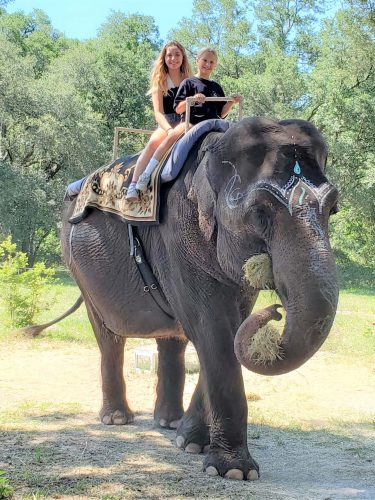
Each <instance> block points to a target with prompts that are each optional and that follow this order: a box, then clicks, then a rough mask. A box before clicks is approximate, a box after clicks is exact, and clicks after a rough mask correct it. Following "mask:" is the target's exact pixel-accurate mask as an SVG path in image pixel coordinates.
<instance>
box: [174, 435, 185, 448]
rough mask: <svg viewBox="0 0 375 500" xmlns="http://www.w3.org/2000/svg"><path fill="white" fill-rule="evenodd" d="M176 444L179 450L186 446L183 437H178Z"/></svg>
mask: <svg viewBox="0 0 375 500" xmlns="http://www.w3.org/2000/svg"><path fill="white" fill-rule="evenodd" d="M176 444H177V446H178V447H179V448H182V447H183V446H184V444H185V439H184V438H183V437H182V436H177V437H176Z"/></svg>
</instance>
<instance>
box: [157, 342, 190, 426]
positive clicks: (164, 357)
mask: <svg viewBox="0 0 375 500" xmlns="http://www.w3.org/2000/svg"><path fill="white" fill-rule="evenodd" d="M156 342H157V344H158V352H159V359H158V383H157V386H156V403H155V410H154V420H155V423H156V424H157V425H160V426H161V427H167V428H170V429H176V428H177V426H178V424H179V422H180V419H181V417H182V415H183V413H184V408H183V391H184V385H185V359H184V355H185V349H186V345H187V341H185V340H179V339H177V338H170V339H157V340H156Z"/></svg>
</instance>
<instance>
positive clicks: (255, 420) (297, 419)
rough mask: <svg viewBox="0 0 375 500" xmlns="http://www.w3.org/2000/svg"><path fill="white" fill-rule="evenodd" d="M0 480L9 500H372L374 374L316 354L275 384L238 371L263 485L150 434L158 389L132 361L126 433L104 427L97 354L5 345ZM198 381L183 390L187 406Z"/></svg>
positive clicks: (54, 346) (0, 357) (164, 433)
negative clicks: (11, 494)
mask: <svg viewBox="0 0 375 500" xmlns="http://www.w3.org/2000/svg"><path fill="white" fill-rule="evenodd" d="M0 366H1V369H0V390H1V392H0V440H1V449H0V469H3V470H5V471H6V473H7V476H8V477H9V479H10V483H11V485H12V486H13V488H14V490H15V498H44V497H47V498H72V497H74V498H103V499H121V498H129V499H132V498H147V499H149V498H152V499H165V498H170V499H189V498H191V499H192V498H197V499H201V498H202V499H203V498H210V499H232V498H236V499H251V498H255V499H257V500H258V499H259V500H262V499H264V500H265V499H267V500H270V499H272V500H277V499H325V500H336V499H346V498H356V499H362V498H366V499H375V397H374V387H375V370H374V369H371V368H364V367H360V366H354V365H351V366H349V367H348V366H346V365H345V363H343V362H340V360H338V359H336V358H335V357H333V356H332V355H328V354H325V353H318V354H317V355H316V356H315V357H314V358H313V359H312V360H311V361H309V362H308V363H307V364H306V365H305V366H304V367H302V368H300V369H299V370H297V371H296V372H293V373H291V374H288V375H284V376H281V377H278V378H272V377H261V376H257V375H254V374H251V373H249V372H246V371H244V377H245V385H246V393H247V396H248V400H249V426H248V436H249V448H250V451H251V453H252V455H253V457H254V458H255V459H256V460H257V461H258V463H259V464H260V468H261V477H260V480H258V481H255V482H249V481H230V480H225V479H221V478H212V477H208V476H207V475H205V474H204V473H203V472H202V460H203V456H202V455H189V454H186V453H184V452H182V451H181V450H179V449H177V448H176V447H175V445H174V435H175V433H174V431H170V430H162V429H158V428H154V426H153V420H152V409H153V402H154V387H155V383H156V378H155V376H154V375H151V374H147V373H136V372H135V368H134V352H133V350H132V349H128V350H127V354H126V367H125V375H126V379H127V384H128V399H129V402H130V405H131V407H132V409H133V410H135V412H136V420H135V423H134V424H133V425H128V426H123V427H115V426H104V425H102V424H100V422H99V420H98V417H97V413H98V409H99V406H100V402H101V389H100V376H99V352H98V350H97V349H96V348H94V347H92V348H91V347H87V346H86V347H84V346H81V345H76V344H65V343H61V344H60V343H48V342H43V341H42V342H40V341H39V342H38V343H37V345H36V343H35V342H34V343H33V341H29V340H27V341H24V340H17V341H15V342H12V343H10V344H8V345H6V344H4V343H2V344H0ZM196 380H197V374H189V375H188V376H187V380H186V389H185V400H186V404H187V403H188V401H189V397H190V396H191V394H192V392H193V389H194V385H195V383H196Z"/></svg>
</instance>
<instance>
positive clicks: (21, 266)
mask: <svg viewBox="0 0 375 500" xmlns="http://www.w3.org/2000/svg"><path fill="white" fill-rule="evenodd" d="M27 266H28V258H27V255H26V254H25V253H24V252H20V251H18V250H17V245H16V244H15V243H12V239H11V237H10V236H9V237H7V238H6V239H5V240H4V241H3V242H2V243H0V287H1V289H2V294H1V300H2V302H3V303H4V305H5V307H6V309H7V311H8V313H9V323H10V326H12V327H21V326H25V325H29V324H32V323H33V322H34V319H35V317H36V316H37V315H38V314H39V313H40V311H41V310H42V309H43V310H45V309H48V307H49V304H48V303H47V301H46V300H45V299H44V298H43V297H45V296H46V295H48V289H49V285H51V284H52V283H54V282H55V281H56V280H55V279H54V274H55V270H54V269H53V268H47V267H46V266H45V264H44V263H41V262H39V263H36V264H35V265H34V267H32V268H31V269H27ZM46 292H47V293H46Z"/></svg>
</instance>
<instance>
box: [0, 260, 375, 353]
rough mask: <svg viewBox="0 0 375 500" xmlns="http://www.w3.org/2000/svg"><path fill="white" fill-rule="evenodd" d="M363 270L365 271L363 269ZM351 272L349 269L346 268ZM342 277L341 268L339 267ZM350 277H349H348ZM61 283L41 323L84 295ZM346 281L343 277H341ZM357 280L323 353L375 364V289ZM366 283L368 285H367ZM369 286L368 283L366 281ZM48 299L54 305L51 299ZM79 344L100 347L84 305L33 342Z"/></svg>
mask: <svg viewBox="0 0 375 500" xmlns="http://www.w3.org/2000/svg"><path fill="white" fill-rule="evenodd" d="M352 271H353V272H352V275H351V276H352V278H353V276H354V277H355V276H357V273H358V266H357V267H353V268H352ZM362 271H363V269H362ZM345 273H348V269H347V268H346V269H345ZM339 275H340V267H339ZM346 275H347V274H346ZM61 278H63V279H62V281H61V282H60V284H58V285H55V286H54V288H53V290H54V297H55V298H54V299H53V300H52V303H53V304H52V307H51V309H49V310H46V311H44V312H43V313H42V314H41V315H40V316H39V317H38V321H37V322H38V323H44V322H47V321H50V320H51V319H53V318H56V317H57V316H59V315H60V314H62V313H63V312H65V311H66V310H67V309H68V308H69V307H71V306H72V305H73V303H74V302H75V300H76V299H77V298H78V296H79V294H80V292H79V289H78V287H77V286H76V285H75V283H74V281H73V280H72V279H71V278H70V277H69V276H67V275H65V276H64V275H62V276H61ZM340 279H342V276H341V278H340ZM353 281H354V278H353V279H350V280H348V288H345V287H342V288H341V292H340V297H339V305H338V312H337V316H336V319H335V322H334V325H333V328H332V330H331V334H330V335H329V337H328V339H327V341H326V342H325V344H324V345H323V350H324V351H327V352H331V353H335V354H338V355H340V356H345V357H347V356H350V357H351V358H353V357H354V358H358V359H363V360H364V361H365V362H366V361H368V362H371V361H373V359H374V355H375V327H374V325H375V289H373V288H368V287H366V286H364V287H363V288H362V289H361V288H351V284H352V283H353ZM364 283H365V282H364ZM366 283H367V282H366ZM48 300H49V301H50V302H51V300H50V297H49V298H48ZM275 302H279V300H278V297H277V295H276V294H275V293H273V292H267V291H264V292H261V293H260V295H259V298H258V301H257V303H256V306H255V309H260V308H262V307H265V306H267V305H270V304H273V303H275ZM5 319H6V313H5V310H4V308H0V325H1V326H0V341H2V340H3V341H7V342H9V341H11V340H12V338H14V336H13V335H12V333H11V332H10V331H9V329H7V328H6V327H4V320H5ZM46 341H47V342H52V343H53V342H65V343H66V342H73V343H74V342H76V343H80V344H85V345H88V346H94V345H96V340H95V337H94V334H93V331H92V329H91V325H90V322H89V320H88V318H87V313H86V309H85V307H84V306H81V307H80V308H79V309H78V311H76V312H75V313H74V314H72V315H71V316H69V317H68V318H66V319H65V320H63V321H61V322H60V323H57V324H56V325H54V326H52V327H50V328H49V329H47V330H45V331H44V332H43V333H42V334H41V336H40V337H38V338H36V339H34V340H33V341H32V342H33V343H34V345H35V346H38V344H39V343H40V342H43V343H44V344H45V342H46ZM143 342H144V340H138V339H128V342H127V345H128V347H134V346H136V345H138V344H139V343H143Z"/></svg>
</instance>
